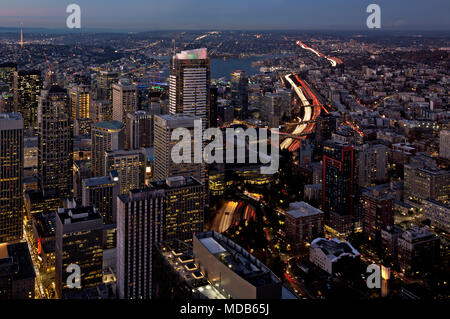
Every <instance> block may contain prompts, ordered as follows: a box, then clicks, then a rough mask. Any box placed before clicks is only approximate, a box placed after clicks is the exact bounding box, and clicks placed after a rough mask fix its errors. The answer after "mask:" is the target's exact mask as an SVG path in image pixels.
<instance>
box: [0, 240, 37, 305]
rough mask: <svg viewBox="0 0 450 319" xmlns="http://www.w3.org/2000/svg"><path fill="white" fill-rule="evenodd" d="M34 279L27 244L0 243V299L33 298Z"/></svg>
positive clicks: (34, 274) (34, 275)
mask: <svg viewBox="0 0 450 319" xmlns="http://www.w3.org/2000/svg"><path fill="white" fill-rule="evenodd" d="M35 280H36V273H35V271H34V267H33V261H32V260H31V255H30V250H29V249H28V244H27V243H25V242H20V243H14V244H12V243H10V244H7V243H3V244H0V299H34V292H35Z"/></svg>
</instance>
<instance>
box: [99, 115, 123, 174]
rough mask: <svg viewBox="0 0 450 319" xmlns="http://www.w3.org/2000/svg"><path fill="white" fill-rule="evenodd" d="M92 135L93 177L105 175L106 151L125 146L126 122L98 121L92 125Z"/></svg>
mask: <svg viewBox="0 0 450 319" xmlns="http://www.w3.org/2000/svg"><path fill="white" fill-rule="evenodd" d="M91 136H92V157H91V158H92V166H91V167H92V174H93V177H101V176H105V175H107V174H105V152H106V151H115V150H121V149H123V148H124V145H125V130H124V124H123V123H122V122H119V121H110V122H99V123H96V124H94V125H92V129H91Z"/></svg>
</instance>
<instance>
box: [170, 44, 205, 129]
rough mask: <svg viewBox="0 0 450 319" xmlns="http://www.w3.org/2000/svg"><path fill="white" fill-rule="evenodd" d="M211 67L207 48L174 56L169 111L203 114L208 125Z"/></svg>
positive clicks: (171, 67)
mask: <svg viewBox="0 0 450 319" xmlns="http://www.w3.org/2000/svg"><path fill="white" fill-rule="evenodd" d="M209 87H210V67H209V58H208V57H207V51H206V49H197V50H189V51H182V52H181V53H178V54H176V55H175V56H173V58H172V61H171V65H170V77H169V112H170V113H171V114H176V113H183V114H185V115H193V116H197V117H200V118H201V119H202V121H203V123H202V124H203V128H206V127H207V126H208V118H207V114H208V109H209Z"/></svg>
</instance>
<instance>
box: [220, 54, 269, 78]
mask: <svg viewBox="0 0 450 319" xmlns="http://www.w3.org/2000/svg"><path fill="white" fill-rule="evenodd" d="M263 58H264V57H249V58H242V59H235V58H227V59H226V60H224V59H223V58H222V59H211V78H212V79H218V78H221V77H225V79H226V80H229V79H230V73H231V72H233V71H236V70H242V71H245V73H247V75H255V74H257V73H259V67H257V68H255V67H253V66H252V62H255V61H259V60H261V59H263Z"/></svg>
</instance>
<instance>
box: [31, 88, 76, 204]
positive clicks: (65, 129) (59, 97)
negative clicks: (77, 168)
mask: <svg viewBox="0 0 450 319" xmlns="http://www.w3.org/2000/svg"><path fill="white" fill-rule="evenodd" d="M72 169H73V131H72V129H71V126H70V114H69V101H68V97H67V91H66V90H65V89H62V88H61V87H59V86H57V85H52V86H50V87H49V88H47V89H46V90H42V93H41V96H40V97H39V106H38V183H39V187H40V190H41V191H42V192H43V193H47V192H55V193H56V194H57V196H58V197H60V198H66V197H71V196H72V184H73V183H72V182H73V181H72V178H73V176H72Z"/></svg>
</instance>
